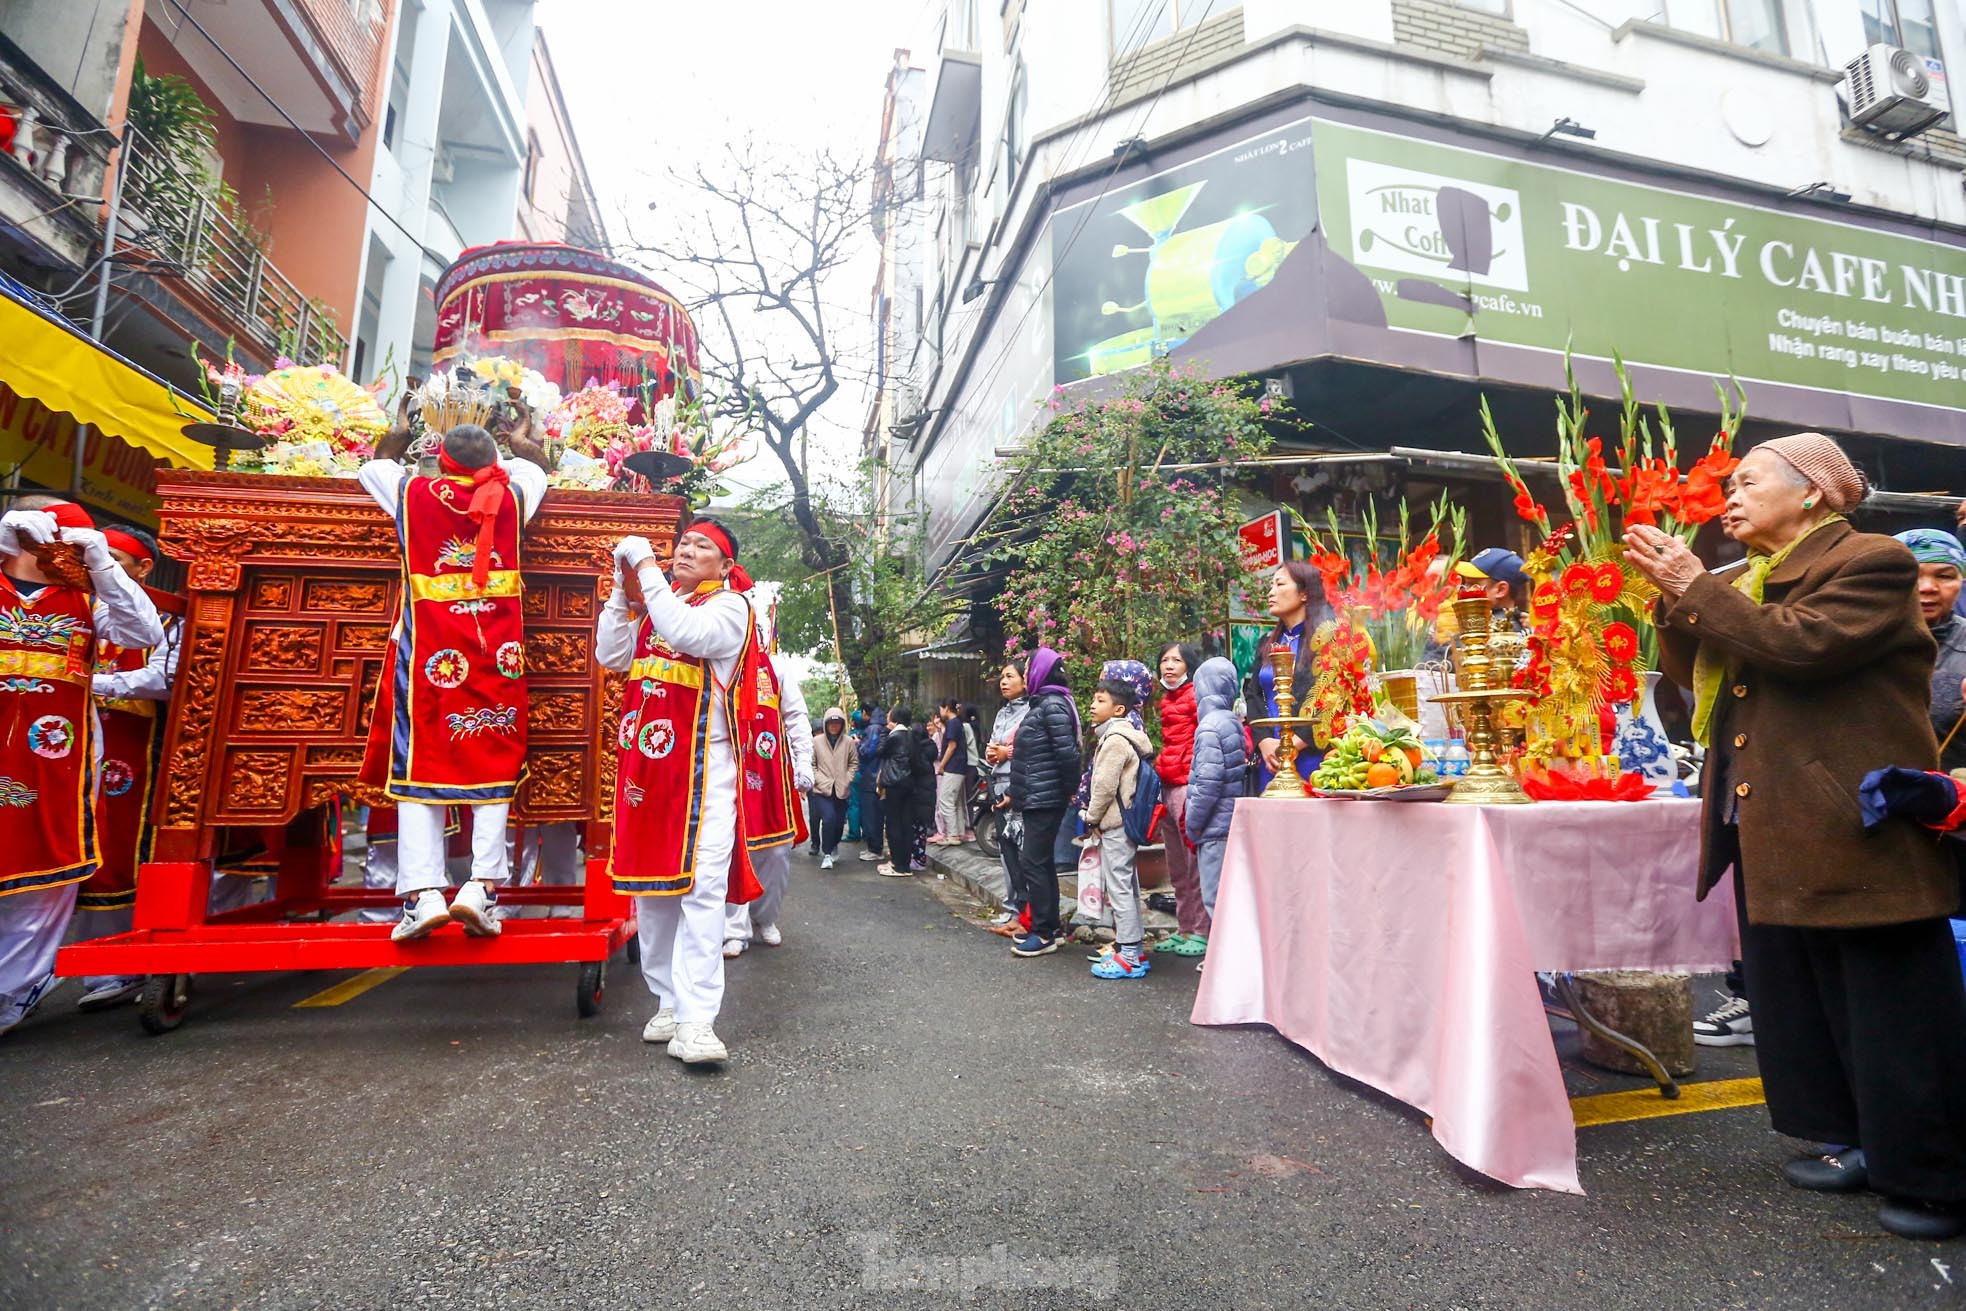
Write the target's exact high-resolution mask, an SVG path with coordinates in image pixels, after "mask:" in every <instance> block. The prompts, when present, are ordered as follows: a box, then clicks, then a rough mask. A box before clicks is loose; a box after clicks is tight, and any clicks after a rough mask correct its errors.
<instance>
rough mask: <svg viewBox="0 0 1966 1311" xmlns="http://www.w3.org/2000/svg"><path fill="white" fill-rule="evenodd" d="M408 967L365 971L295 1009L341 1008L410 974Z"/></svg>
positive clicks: (320, 992) (397, 966)
mask: <svg viewBox="0 0 1966 1311" xmlns="http://www.w3.org/2000/svg"><path fill="white" fill-rule="evenodd" d="M409 968H410V967H409V966H407V965H392V966H390V967H389V968H388V969H381V970H363V971H362V972H361V973H360V974H357V975H355V976H354V977H353V978H348V979H343V980H342V981H341V982H340V983H337V984H335V985H334V986H333V987H332V988H323V989H322V990H321V991H319V992H317V993H315V994H314V995H313V996H312V997H309V998H307V999H305V1000H304V1001H297V1002H295V1003H294V1009H295V1010H299V1009H300V1008H301V1007H303V1006H339V1005H341V1004H342V1003H343V1002H345V1001H353V1000H355V999H356V998H357V997H359V996H361V995H362V994H363V993H365V992H367V991H368V990H369V989H370V988H379V987H381V986H382V985H383V984H385V983H387V982H389V981H390V980H391V979H393V978H395V977H396V976H397V975H398V974H403V973H406V972H408V970H409Z"/></svg>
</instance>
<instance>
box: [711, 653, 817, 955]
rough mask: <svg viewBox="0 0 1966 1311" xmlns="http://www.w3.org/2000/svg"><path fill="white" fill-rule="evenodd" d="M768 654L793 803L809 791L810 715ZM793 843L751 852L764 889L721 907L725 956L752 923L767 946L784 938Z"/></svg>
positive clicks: (747, 938) (743, 943)
mask: <svg viewBox="0 0 1966 1311" xmlns="http://www.w3.org/2000/svg"><path fill="white" fill-rule="evenodd" d="M769 659H770V660H771V672H772V676H773V677H775V678H776V679H777V680H778V708H779V713H780V714H781V715H782V716H783V718H784V731H782V732H781V733H780V734H779V737H780V739H781V740H783V741H784V742H785V743H786V745H787V747H788V748H789V749H790V750H791V752H792V786H793V787H794V788H796V789H798V792H799V796H798V797H794V798H793V799H792V804H793V805H794V806H798V805H800V804H802V803H801V800H800V798H802V797H804V796H805V794H806V793H808V792H810V791H812V717H811V715H810V714H809V713H808V712H807V711H806V694H805V692H804V690H803V689H802V688H800V687H799V680H798V679H796V678H787V677H786V676H785V667H784V665H783V664H781V663H780V662H779V659H778V653H777V652H776V651H774V652H772V653H771V655H770V657H769ZM796 845H797V843H796V842H794V841H793V840H792V839H791V838H789V837H788V838H786V839H785V841H783V842H781V843H779V844H778V845H777V846H775V847H766V848H765V849H764V850H762V851H754V852H752V853H751V867H752V868H753V869H755V870H756V871H757V873H758V882H759V883H760V884H762V885H763V886H764V890H765V892H764V895H763V896H762V897H759V898H758V899H757V900H756V901H754V902H752V903H751V904H749V905H748V906H731V907H729V908H728V909H726V910H725V912H724V918H725V921H726V923H725V925H724V959H726V960H736V959H737V958H738V957H739V956H742V955H743V954H744V949H745V948H746V947H748V946H750V945H751V934H752V930H753V928H754V927H755V929H756V931H757V936H758V937H759V939H760V940H762V941H763V942H764V944H765V946H767V947H776V946H778V945H779V944H781V943H783V942H784V941H785V935H784V934H783V933H781V932H780V931H779V928H778V912H779V910H780V908H781V907H783V906H784V904H785V890H786V889H787V888H788V887H790V886H791V883H792V848H793V847H794V846H796Z"/></svg>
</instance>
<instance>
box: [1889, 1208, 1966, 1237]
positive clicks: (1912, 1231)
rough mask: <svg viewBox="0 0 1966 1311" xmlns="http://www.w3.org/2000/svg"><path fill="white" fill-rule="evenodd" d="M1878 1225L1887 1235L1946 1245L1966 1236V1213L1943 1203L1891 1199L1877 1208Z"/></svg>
mask: <svg viewBox="0 0 1966 1311" xmlns="http://www.w3.org/2000/svg"><path fill="white" fill-rule="evenodd" d="M1877 1223H1878V1225H1879V1226H1880V1227H1881V1228H1882V1229H1883V1230H1884V1232H1885V1233H1887V1234H1896V1235H1897V1236H1898V1237H1900V1238H1917V1239H1923V1240H1924V1241H1926V1242H1928V1243H1943V1242H1944V1241H1946V1240H1947V1239H1948V1238H1957V1237H1959V1236H1960V1235H1961V1234H1966V1211H1962V1210H1961V1209H1960V1208H1959V1207H1958V1206H1957V1205H1953V1204H1948V1203H1943V1202H1921V1201H1919V1200H1918V1199H1916V1198H1912V1197H1890V1198H1886V1199H1885V1200H1884V1204H1883V1205H1881V1206H1879V1207H1878V1208H1877Z"/></svg>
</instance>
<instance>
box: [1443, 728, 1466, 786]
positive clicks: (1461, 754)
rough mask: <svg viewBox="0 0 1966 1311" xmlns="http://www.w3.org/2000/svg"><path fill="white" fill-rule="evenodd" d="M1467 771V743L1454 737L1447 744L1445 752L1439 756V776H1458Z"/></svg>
mask: <svg viewBox="0 0 1966 1311" xmlns="http://www.w3.org/2000/svg"><path fill="white" fill-rule="evenodd" d="M1467 772H1468V744H1467V743H1466V742H1464V741H1462V740H1461V739H1460V738H1458V737H1457V738H1455V739H1453V740H1452V741H1451V742H1449V743H1448V744H1447V754H1446V755H1445V756H1443V757H1442V758H1441V770H1440V776H1441V777H1442V778H1460V777H1462V776H1464V775H1465V774H1466V773H1467Z"/></svg>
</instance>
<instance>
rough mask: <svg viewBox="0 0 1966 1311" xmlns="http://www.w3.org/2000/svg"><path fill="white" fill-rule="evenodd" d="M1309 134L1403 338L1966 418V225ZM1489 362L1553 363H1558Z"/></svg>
mask: <svg viewBox="0 0 1966 1311" xmlns="http://www.w3.org/2000/svg"><path fill="white" fill-rule="evenodd" d="M1312 138H1313V143H1314V159H1315V166H1316V177H1317V203H1318V210H1319V223H1320V227H1321V228H1322V230H1323V235H1324V238H1325V241H1326V242H1327V243H1328V245H1329V249H1330V253H1331V254H1332V255H1334V256H1336V257H1338V258H1339V259H1341V260H1343V261H1345V262H1348V263H1349V264H1350V265H1352V266H1353V267H1354V268H1355V269H1356V270H1358V272H1359V273H1361V274H1363V275H1364V276H1365V277H1366V278H1368V279H1369V280H1370V283H1371V285H1372V287H1373V289H1374V290H1376V291H1377V293H1378V298H1379V301H1380V304H1381V305H1382V306H1383V308H1384V314H1385V327H1386V328H1387V329H1390V330H1391V335H1392V336H1393V337H1395V338H1396V337H1398V336H1399V335H1401V334H1409V333H1418V334H1425V335H1428V336H1432V337H1437V338H1441V339H1447V340H1454V341H1461V342H1466V341H1468V340H1469V339H1470V336H1471V334H1470V329H1471V328H1472V342H1473V346H1474V349H1476V350H1482V349H1488V348H1491V347H1501V348H1516V351H1514V352H1510V351H1506V350H1505V351H1504V352H1503V353H1504V354H1516V355H1517V359H1518V361H1520V360H1521V358H1522V357H1521V356H1520V354H1519V352H1536V353H1540V354H1543V355H1545V356H1554V355H1558V354H1560V353H1561V352H1562V351H1563V350H1564V349H1565V347H1566V345H1569V346H1570V347H1571V348H1572V349H1573V350H1574V351H1575V352H1576V353H1577V354H1578V355H1579V356H1584V357H1598V358H1603V357H1608V356H1610V355H1611V354H1612V353H1613V352H1614V351H1615V352H1617V353H1619V354H1622V355H1623V356H1624V357H1625V359H1626V360H1628V361H1630V362H1632V363H1633V364H1635V365H1649V366H1651V367H1652V368H1654V369H1660V370H1672V371H1679V372H1683V373H1686V374H1689V375H1692V374H1696V375H1700V378H1701V379H1702V380H1703V379H1704V378H1706V377H1711V376H1716V375H1722V376H1724V375H1726V374H1729V373H1731V374H1733V375H1734V376H1736V377H1737V378H1739V379H1741V381H1742V382H1743V383H1744V384H1745V385H1746V386H1747V387H1748V390H1749V406H1750V409H1751V410H1753V411H1755V412H1756V413H1758V414H1760V415H1761V416H1762V417H1764V418H1767V417H1782V418H1787V419H1794V420H1798V421H1804V422H1819V423H1825V424H1833V425H1836V426H1858V427H1870V428H1872V430H1875V431H1898V432H1900V433H1901V434H1903V435H1924V436H1929V437H1933V438H1938V439H1950V440H1962V438H1961V437H1960V436H1959V434H1961V433H1962V432H1966V422H1962V419H1961V416H1960V413H1959V411H1960V410H1961V408H1962V407H1966V381H1962V373H1963V372H1966V239H1962V238H1960V237H1958V236H1955V235H1950V234H1940V233H1939V232H1937V231H1936V230H1934V229H1927V234H1926V235H1919V234H1917V233H1915V232H1907V231H1903V230H1894V229H1893V228H1891V227H1888V226H1880V225H1879V224H1877V223H1870V224H1866V223H1864V222H1862V221H1858V220H1856V218H1855V216H1853V218H1852V220H1849V221H1845V220H1839V219H1835V218H1825V217H1816V216H1814V215H1810V214H1802V213H1798V212H1795V211H1793V210H1784V209H1779V208H1770V207H1769V206H1768V205H1766V204H1762V203H1759V202H1758V201H1750V200H1747V199H1729V198H1726V197H1724V196H1719V195H1710V194H1696V193H1694V192H1691V191H1685V190H1674V189H1672V188H1671V187H1667V186H1660V185H1657V184H1656V183H1654V182H1651V181H1640V180H1629V179H1623V178H1614V177H1608V176H1605V175H1603V174H1600V173H1591V172H1583V171H1579V170H1578V169H1575V168H1572V167H1567V166H1559V165H1556V164H1552V163H1540V162H1529V161H1527V160H1523V159H1517V158H1512V157H1508V156H1504V155H1500V154H1495V153H1491V152H1489V151H1485V150H1482V149H1474V148H1469V147H1467V146H1463V145H1457V144H1449V143H1447V142H1443V141H1436V140H1424V139H1416V138H1415V137H1413V136H1410V135H1405V134H1403V133H1401V132H1397V131H1388V130H1382V129H1380V128H1377V127H1368V126H1364V125H1361V124H1356V123H1350V122H1338V121H1334V120H1330V119H1326V118H1324V117H1322V116H1320V117H1319V118H1318V119H1317V120H1316V124H1315V127H1314V129H1313V132H1312ZM1942 235H1943V239H1942ZM1374 326H1376V325H1374ZM1340 335H1341V336H1342V333H1341V334H1340ZM1379 353H1380V354H1384V352H1379ZM1399 353H1402V352H1395V354H1399ZM1420 353H1421V354H1426V353H1427V352H1425V351H1421V352H1420ZM1387 362H1389V363H1402V362H1407V361H1402V360H1400V359H1398V358H1393V359H1389V360H1388V361H1387ZM1478 372H1481V373H1488V372H1491V370H1490V368H1489V367H1488V365H1487V364H1486V363H1484V364H1483V366H1482V368H1481V369H1479V370H1478ZM1493 372H1496V373H1498V374H1500V375H1502V376H1508V375H1509V374H1510V373H1514V374H1515V375H1517V376H1519V377H1523V378H1524V379H1525V380H1526V379H1527V378H1528V377H1529V376H1530V375H1531V374H1533V375H1534V376H1537V377H1542V378H1547V376H1548V373H1549V371H1548V368H1547V360H1545V361H1543V362H1542V364H1541V365H1540V366H1539V367H1536V368H1534V369H1533V370H1525V369H1524V368H1522V367H1520V366H1518V367H1516V368H1515V369H1513V370H1511V369H1509V368H1507V367H1497V368H1496V369H1494V370H1493ZM1689 381H1690V379H1689ZM1757 384H1763V385H1762V386H1760V387H1758V386H1757ZM1701 385H1702V386H1704V385H1705V384H1704V381H1702V382H1701ZM1803 393H1815V394H1816V395H1814V396H1813V397H1811V396H1808V395H1804V394H1803ZM1862 398H1874V400H1875V401H1878V402H1883V403H1885V404H1884V405H1883V406H1876V405H1866V404H1864V403H1863V400H1862ZM1900 407H1916V410H1922V411H1924V413H1917V412H1915V411H1914V410H1913V409H1910V408H1900ZM1887 424H1888V425H1889V426H1882V425H1887Z"/></svg>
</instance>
